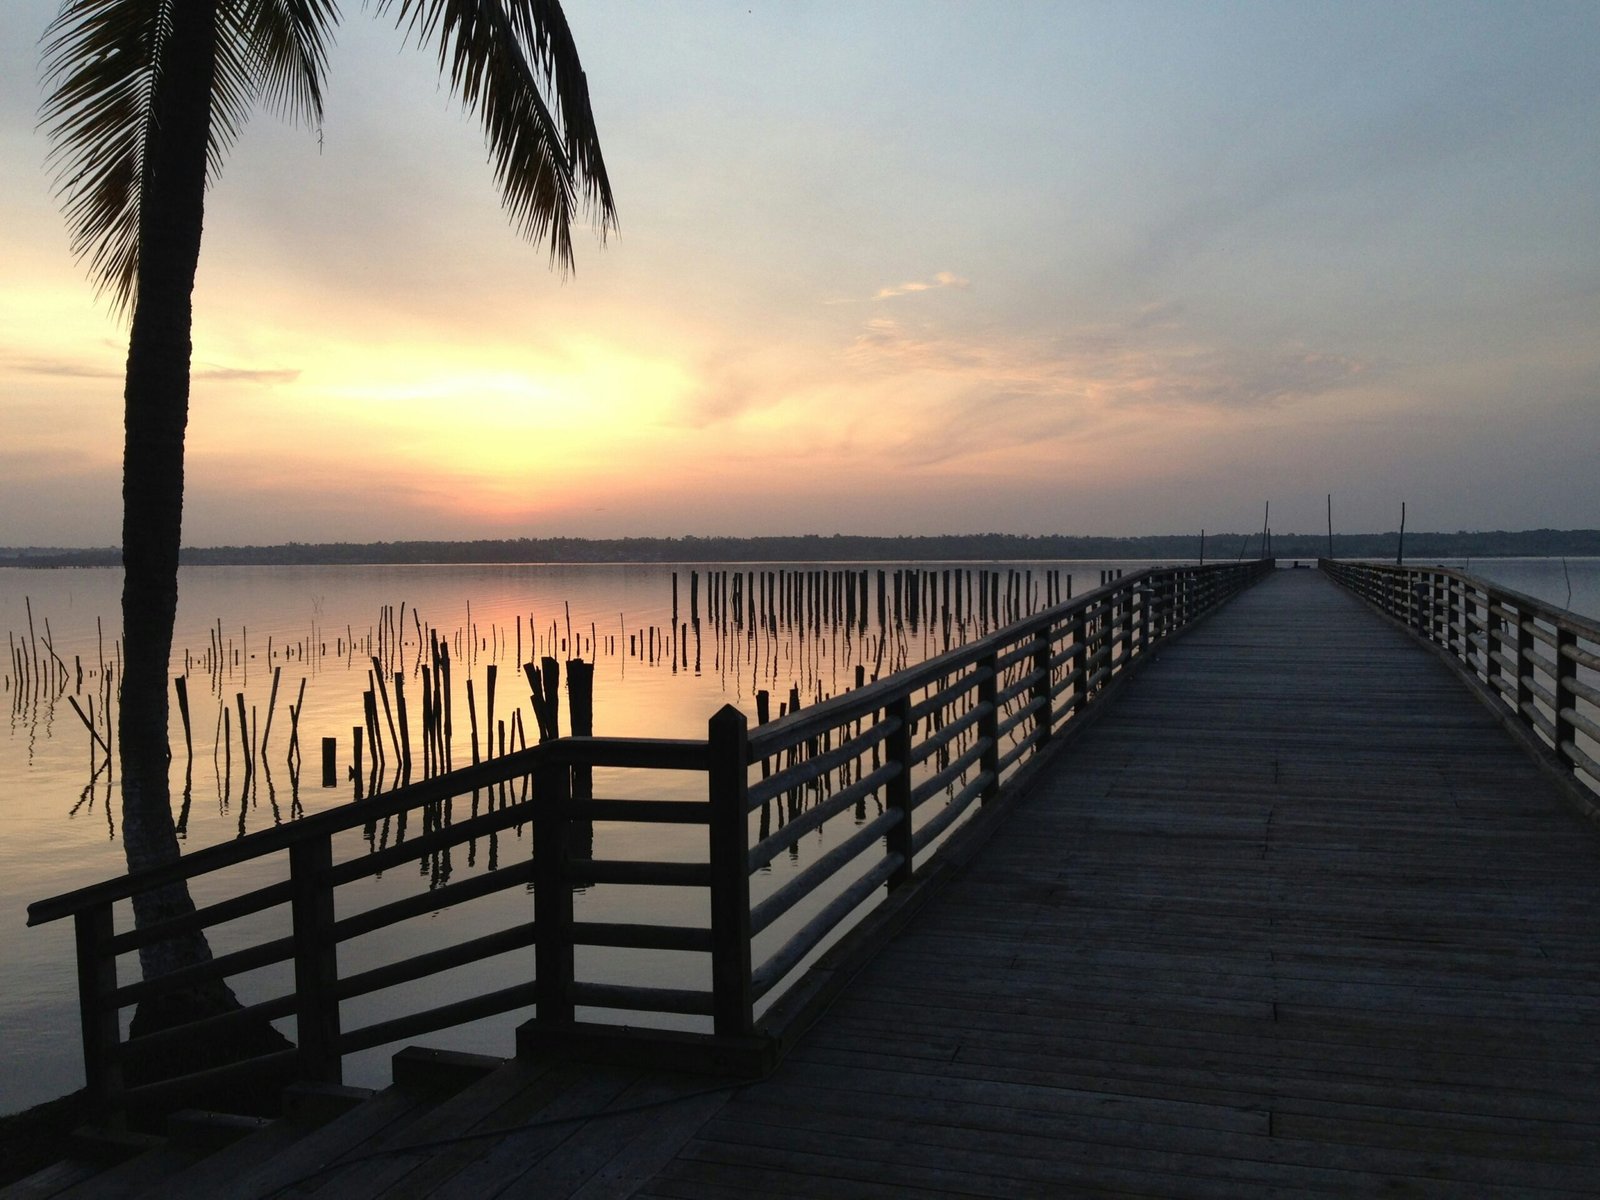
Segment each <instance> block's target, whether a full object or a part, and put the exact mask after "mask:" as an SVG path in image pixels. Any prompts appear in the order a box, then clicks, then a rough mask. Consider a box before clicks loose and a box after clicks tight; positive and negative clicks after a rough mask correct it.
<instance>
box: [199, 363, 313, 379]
mask: <svg viewBox="0 0 1600 1200" xmlns="http://www.w3.org/2000/svg"><path fill="white" fill-rule="evenodd" d="M190 376H191V378H194V379H204V380H207V381H208V382H211V383H293V382H294V381H295V380H296V379H299V378H300V370H299V368H297V367H296V368H288V367H284V368H276V369H271V368H269V369H252V368H249V367H214V366H202V367H197V368H196V369H195V370H194V371H192V372H190Z"/></svg>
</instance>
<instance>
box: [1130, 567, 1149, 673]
mask: <svg viewBox="0 0 1600 1200" xmlns="http://www.w3.org/2000/svg"><path fill="white" fill-rule="evenodd" d="M1150 595H1151V591H1150V588H1149V587H1147V586H1145V585H1144V584H1140V585H1139V586H1137V587H1135V588H1133V590H1132V591H1130V592H1129V593H1128V602H1129V603H1130V604H1135V603H1136V604H1137V605H1138V608H1139V655H1140V657H1143V656H1144V653H1145V651H1147V650H1149V649H1150ZM1129 636H1130V637H1131V636H1132V635H1131V633H1130V635H1129ZM1129 648H1130V650H1131V649H1132V647H1131V646H1130V647H1129ZM1129 658H1130V659H1131V658H1132V655H1131V654H1130V655H1129Z"/></svg>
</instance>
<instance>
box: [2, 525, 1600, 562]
mask: <svg viewBox="0 0 1600 1200" xmlns="http://www.w3.org/2000/svg"><path fill="white" fill-rule="evenodd" d="M1397 542H1398V534H1397V533H1394V532H1389V533H1359V534H1335V535H1334V536H1333V556H1334V557H1336V558H1392V557H1394V554H1395V550H1396V545H1397ZM1200 550H1201V546H1200V536H1199V535H1198V534H1171V535H1151V536H1146V537H1074V536H1068V535H1064V534H1060V535H1057V534H1046V535H1034V536H1027V535H1020V534H999V533H986V534H936V535H925V536H918V537H866V536H860V535H854V534H833V535H831V536H821V535H817V534H807V535H804V536H799V537H747V538H739V537H679V538H592V539H591V538H509V539H493V540H479V541H462V542H453V541H408V542H365V543H355V542H322V543H309V542H289V543H287V544H285V545H281V546H213V547H190V548H188V549H185V550H184V551H183V552H182V555H181V557H180V561H181V562H182V564H183V565H185V566H386V565H465V564H469V563H471V564H495V565H500V564H507V565H509V564H514V563H522V564H531V563H732V562H751V563H755V562H766V563H809V562H815V563H822V562H862V563H866V562H963V561H965V562H983V561H999V562H1025V561H1041V560H1049V561H1056V560H1068V559H1089V560H1106V559H1152V558H1153V559H1178V560H1193V559H1197V558H1199V557H1200ZM1327 552H1328V537H1327V535H1326V534H1276V533H1275V534H1273V536H1272V553H1273V554H1274V555H1276V556H1277V557H1278V558H1315V557H1317V556H1318V555H1322V554H1326V553H1327ZM1405 552H1406V558H1407V559H1408V560H1422V559H1439V558H1523V557H1531V558H1558V557H1570V558H1582V557H1589V556H1595V555H1600V529H1529V530H1522V531H1518V532H1510V531H1503V530H1496V531H1493V532H1478V533H1423V532H1409V531H1408V532H1407V533H1406V542H1405ZM1260 553H1261V535H1260V533H1251V534H1244V533H1221V534H1208V535H1207V536H1206V539H1205V557H1206V560H1207V561H1212V560H1217V561H1221V560H1225V559H1233V558H1238V557H1241V556H1243V555H1249V556H1251V557H1255V556H1258V555H1259V554H1260ZM120 564H121V551H120V550H119V549H118V548H117V547H115V546H106V547H97V548H92V549H70V548H61V547H19V548H0V566H6V567H31V568H51V567H114V566H118V565H120Z"/></svg>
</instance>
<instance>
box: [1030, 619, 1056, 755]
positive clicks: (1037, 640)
mask: <svg viewBox="0 0 1600 1200" xmlns="http://www.w3.org/2000/svg"><path fill="white" fill-rule="evenodd" d="M1053 630H1054V626H1051V625H1046V626H1045V627H1044V628H1043V629H1041V630H1039V632H1038V633H1037V634H1035V635H1034V644H1033V674H1034V680H1033V698H1034V699H1035V700H1036V701H1038V702H1039V707H1038V708H1037V709H1036V710H1034V714H1033V726H1034V728H1035V729H1037V730H1038V731H1039V745H1040V746H1043V745H1044V744H1045V743H1046V742H1048V741H1049V740H1050V735H1051V734H1052V733H1053V732H1054V731H1055V716H1054V713H1053V712H1052V710H1051V705H1050V646H1051V634H1052V631H1053ZM1034 753H1038V751H1035V752H1034Z"/></svg>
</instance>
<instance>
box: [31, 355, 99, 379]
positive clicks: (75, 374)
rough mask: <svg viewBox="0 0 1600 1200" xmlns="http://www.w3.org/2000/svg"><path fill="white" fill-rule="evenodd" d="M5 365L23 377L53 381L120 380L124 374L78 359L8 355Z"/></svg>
mask: <svg viewBox="0 0 1600 1200" xmlns="http://www.w3.org/2000/svg"><path fill="white" fill-rule="evenodd" d="M3 361H4V363H5V365H6V366H7V367H9V368H10V369H11V370H13V371H17V372H19V373H20V374H23V375H44V376H47V377H49V378H52V379H120V378H121V377H122V372H121V371H120V370H116V369H113V368H111V367H100V366H95V365H94V364H92V363H87V362H84V361H82V360H77V359H62V358H23V357H14V356H12V355H6V356H5V357H4V360H3Z"/></svg>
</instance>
